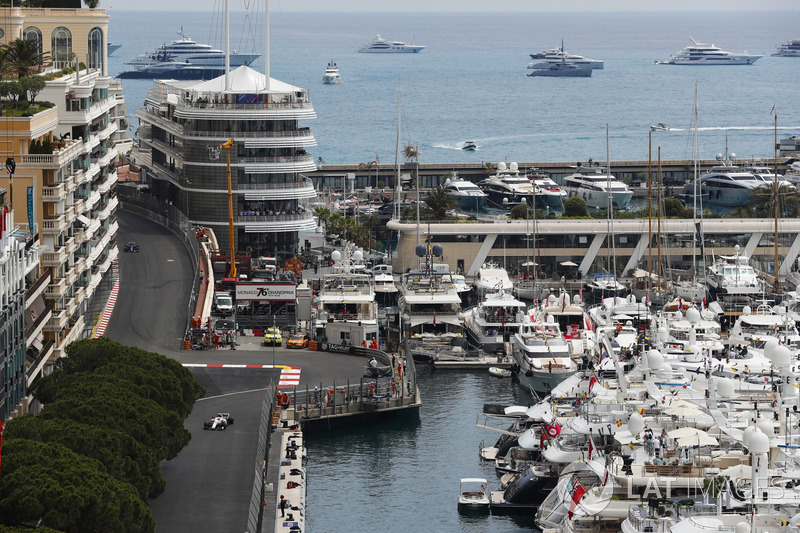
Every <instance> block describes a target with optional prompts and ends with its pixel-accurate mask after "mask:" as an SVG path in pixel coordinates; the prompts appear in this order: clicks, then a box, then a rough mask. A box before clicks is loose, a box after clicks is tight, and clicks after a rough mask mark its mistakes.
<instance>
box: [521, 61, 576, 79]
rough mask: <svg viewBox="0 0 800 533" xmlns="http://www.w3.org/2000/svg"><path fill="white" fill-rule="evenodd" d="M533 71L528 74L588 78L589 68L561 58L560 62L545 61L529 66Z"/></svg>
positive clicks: (533, 76)
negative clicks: (542, 64) (541, 63)
mask: <svg viewBox="0 0 800 533" xmlns="http://www.w3.org/2000/svg"><path fill="white" fill-rule="evenodd" d="M530 68H533V71H532V72H531V73H530V74H528V76H530V77H532V78H536V77H540V76H544V77H550V78H590V77H591V76H592V69H591V68H582V67H579V66H578V65H576V64H574V63H570V62H568V61H566V60H565V59H562V60H561V62H560V63H545V64H544V66H542V67H530Z"/></svg>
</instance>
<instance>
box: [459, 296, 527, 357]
mask: <svg viewBox="0 0 800 533" xmlns="http://www.w3.org/2000/svg"><path fill="white" fill-rule="evenodd" d="M524 316H525V304H524V303H523V302H522V301H520V300H518V299H516V298H514V297H513V296H512V295H511V293H510V292H506V291H497V292H490V293H489V294H486V295H485V296H484V298H483V300H482V301H481V302H480V303H479V304H478V305H477V306H475V307H472V308H470V309H468V310H467V311H466V312H465V314H464V330H465V331H466V333H467V339H468V340H469V342H470V344H472V345H473V346H475V347H477V348H483V350H484V351H486V352H502V351H503V350H504V347H505V342H507V341H509V340H510V338H511V336H513V335H514V334H515V333H516V332H517V331H519V326H520V324H522V320H523V317H524Z"/></svg>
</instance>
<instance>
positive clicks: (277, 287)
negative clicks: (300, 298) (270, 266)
mask: <svg viewBox="0 0 800 533" xmlns="http://www.w3.org/2000/svg"><path fill="white" fill-rule="evenodd" d="M296 289H297V287H296V286H295V284H294V283H237V284H236V301H247V300H254V301H259V302H269V301H294V300H295V299H297V295H296Z"/></svg>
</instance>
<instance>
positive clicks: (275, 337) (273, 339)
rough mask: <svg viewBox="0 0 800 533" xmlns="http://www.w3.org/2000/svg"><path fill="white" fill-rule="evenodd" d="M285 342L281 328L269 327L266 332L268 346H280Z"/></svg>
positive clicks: (265, 340)
mask: <svg viewBox="0 0 800 533" xmlns="http://www.w3.org/2000/svg"><path fill="white" fill-rule="evenodd" d="M282 342H283V335H281V330H280V328H267V331H266V332H264V344H265V345H266V346H270V345H272V346H280V345H281V343H282Z"/></svg>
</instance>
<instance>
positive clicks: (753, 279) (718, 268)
mask: <svg viewBox="0 0 800 533" xmlns="http://www.w3.org/2000/svg"><path fill="white" fill-rule="evenodd" d="M739 249H740V248H739V245H738V244H737V245H736V246H735V247H734V250H735V251H736V253H735V254H734V255H720V256H717V258H716V260H715V261H714V263H713V264H711V265H710V266H709V267H708V275H707V276H706V282H707V283H708V288H709V291H710V292H711V294H712V296H717V295H719V294H725V295H732V296H750V297H752V296H754V295H756V294H759V293H761V292H762V285H763V283H762V281H761V279H759V277H758V275H757V274H756V271H755V270H754V269H753V267H751V266H750V264H749V258H748V257H747V256H746V255H744V254H740V253H739Z"/></svg>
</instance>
